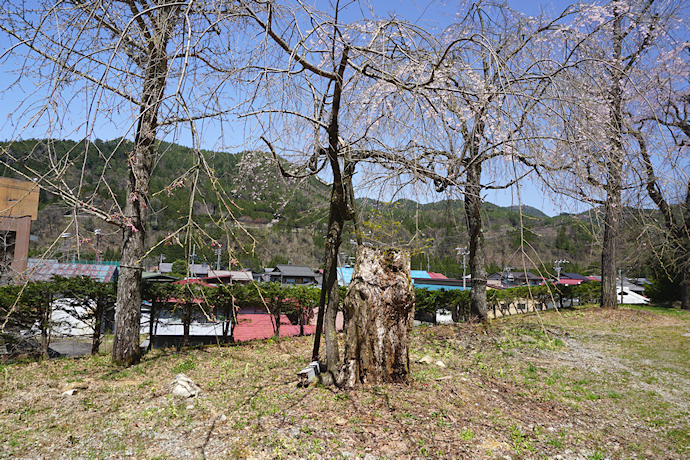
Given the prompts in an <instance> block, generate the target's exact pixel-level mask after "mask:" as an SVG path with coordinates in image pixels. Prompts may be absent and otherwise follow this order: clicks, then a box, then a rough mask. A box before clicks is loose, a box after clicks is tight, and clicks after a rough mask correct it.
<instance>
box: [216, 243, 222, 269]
mask: <svg viewBox="0 0 690 460" xmlns="http://www.w3.org/2000/svg"><path fill="white" fill-rule="evenodd" d="M215 252H216V256H218V259H217V260H216V270H220V255H221V254H222V253H223V250H222V249H221V248H219V247H218V248H216V249H215Z"/></svg>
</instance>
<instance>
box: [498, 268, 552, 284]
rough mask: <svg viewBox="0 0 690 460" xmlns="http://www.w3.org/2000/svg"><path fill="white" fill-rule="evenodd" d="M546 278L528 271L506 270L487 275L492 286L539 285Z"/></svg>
mask: <svg viewBox="0 0 690 460" xmlns="http://www.w3.org/2000/svg"><path fill="white" fill-rule="evenodd" d="M545 280H546V278H544V277H543V276H537V275H535V274H534V273H531V272H528V271H524V272H514V271H510V270H506V271H502V272H494V273H491V274H490V275H488V276H487V277H486V284H487V285H488V286H492V287H497V286H504V287H514V286H539V285H540V284H542V283H544V281H545Z"/></svg>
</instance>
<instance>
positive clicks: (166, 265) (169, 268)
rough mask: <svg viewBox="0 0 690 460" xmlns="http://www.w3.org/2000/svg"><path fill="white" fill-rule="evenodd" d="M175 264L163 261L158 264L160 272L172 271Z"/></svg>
mask: <svg viewBox="0 0 690 460" xmlns="http://www.w3.org/2000/svg"><path fill="white" fill-rule="evenodd" d="M172 267H173V264H172V262H170V263H168V262H161V263H159V264H158V272H159V273H170V272H171V271H172Z"/></svg>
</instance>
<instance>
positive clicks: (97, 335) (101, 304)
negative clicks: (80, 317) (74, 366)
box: [91, 298, 105, 356]
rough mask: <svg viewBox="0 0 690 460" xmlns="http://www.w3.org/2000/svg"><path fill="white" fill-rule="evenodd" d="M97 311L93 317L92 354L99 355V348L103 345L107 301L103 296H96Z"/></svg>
mask: <svg viewBox="0 0 690 460" xmlns="http://www.w3.org/2000/svg"><path fill="white" fill-rule="evenodd" d="M95 301H96V311H95V312H94V317H93V335H92V336H91V354H92V355H94V356H95V355H97V354H98V349H99V348H100V347H101V327H102V325H103V316H104V315H105V301H104V300H103V299H101V298H96V299H95Z"/></svg>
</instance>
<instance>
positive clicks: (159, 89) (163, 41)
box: [113, 5, 178, 366]
mask: <svg viewBox="0 0 690 460" xmlns="http://www.w3.org/2000/svg"><path fill="white" fill-rule="evenodd" d="M177 8H178V6H177V5H171V6H168V7H162V8H160V9H159V10H158V15H157V16H156V24H155V25H154V26H153V27H154V31H155V33H154V35H153V36H152V37H151V38H150V39H149V50H148V62H147V63H146V70H145V74H144V82H143V92H142V102H141V105H140V111H139V119H138V123H137V130H136V135H135V138H134V150H133V152H132V153H131V154H130V156H129V158H128V161H129V178H128V183H127V203H126V205H125V210H124V216H123V222H122V226H123V227H122V228H123V230H122V232H123V235H122V259H121V261H120V275H119V279H118V283H117V315H116V318H115V337H114V339H113V362H114V363H115V364H120V365H124V366H131V365H133V364H136V363H138V362H139V360H140V359H141V355H140V352H139V322H140V319H141V274H142V270H143V267H142V266H141V259H142V257H143V255H144V250H145V239H146V218H147V214H148V212H147V211H148V199H149V194H150V180H151V170H152V168H153V157H154V153H155V141H156V129H157V127H158V110H159V108H160V105H161V103H162V100H163V95H164V92H165V83H166V81H167V73H168V64H167V49H166V48H167V44H168V41H169V34H170V30H172V28H173V23H174V21H172V20H171V16H172V12H173V11H174V10H176V9H177Z"/></svg>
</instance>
